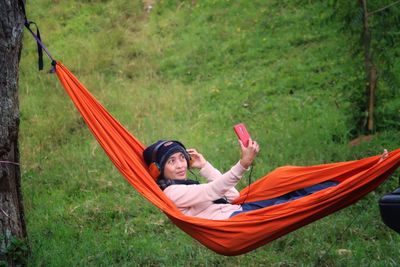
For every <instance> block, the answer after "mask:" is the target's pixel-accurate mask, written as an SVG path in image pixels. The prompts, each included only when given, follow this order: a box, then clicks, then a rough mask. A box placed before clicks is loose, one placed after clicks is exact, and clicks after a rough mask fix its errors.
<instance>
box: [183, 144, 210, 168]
mask: <svg viewBox="0 0 400 267" xmlns="http://www.w3.org/2000/svg"><path fill="white" fill-rule="evenodd" d="M186 151H187V152H188V153H189V156H190V158H191V159H190V167H191V168H195V169H201V168H203V167H204V166H205V165H206V163H207V161H206V159H205V158H204V157H203V155H202V154H200V153H199V152H197V150H196V149H194V148H189V149H187V150H186Z"/></svg>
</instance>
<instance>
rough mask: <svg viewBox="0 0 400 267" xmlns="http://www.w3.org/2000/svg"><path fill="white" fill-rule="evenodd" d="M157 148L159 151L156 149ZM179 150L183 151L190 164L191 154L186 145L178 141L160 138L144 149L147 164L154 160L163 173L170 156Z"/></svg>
mask: <svg viewBox="0 0 400 267" xmlns="http://www.w3.org/2000/svg"><path fill="white" fill-rule="evenodd" d="M156 149H157V151H155V150H156ZM177 152H182V154H183V155H184V156H185V158H186V160H187V162H188V166H189V154H188V153H187V151H186V148H185V146H184V145H183V144H182V143H180V142H178V141H168V140H167V141H166V140H159V141H157V142H155V143H154V144H152V145H150V146H148V147H147V148H146V149H145V150H144V151H143V158H144V161H145V162H146V164H147V166H149V165H150V164H151V163H152V162H153V160H154V161H155V162H156V164H157V165H158V167H159V169H160V172H161V174H162V173H163V171H164V166H165V163H166V162H167V160H168V158H169V157H170V156H171V155H173V154H175V153H177ZM153 157H154V159H153Z"/></svg>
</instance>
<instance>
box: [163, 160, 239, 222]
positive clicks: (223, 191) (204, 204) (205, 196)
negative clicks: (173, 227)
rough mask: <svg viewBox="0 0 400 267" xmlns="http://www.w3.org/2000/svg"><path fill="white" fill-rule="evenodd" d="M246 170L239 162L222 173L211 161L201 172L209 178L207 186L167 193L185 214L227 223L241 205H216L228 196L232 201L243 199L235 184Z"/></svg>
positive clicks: (172, 189)
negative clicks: (218, 200)
mask: <svg viewBox="0 0 400 267" xmlns="http://www.w3.org/2000/svg"><path fill="white" fill-rule="evenodd" d="M245 171H246V169H245V168H243V166H242V165H240V163H239V162H238V163H236V165H234V166H233V167H232V168H231V169H230V170H229V171H227V172H226V173H224V174H221V172H220V171H218V170H217V169H215V168H214V167H213V166H212V165H211V164H210V163H209V162H207V163H206V165H205V166H204V167H203V168H202V169H201V170H200V175H201V176H203V177H205V178H207V180H208V183H206V184H194V185H170V186H168V187H167V188H166V189H165V190H164V193H165V194H166V195H167V197H168V198H170V199H171V200H172V201H173V202H174V203H175V205H176V206H177V207H178V208H179V209H180V210H181V211H182V213H184V214H185V215H189V216H194V217H200V218H206V219H212V220H223V219H227V218H229V217H230V215H231V214H232V213H233V212H235V211H238V210H242V208H241V206H240V205H232V204H214V203H213V201H214V200H216V199H219V198H221V197H224V196H225V197H226V198H227V199H228V200H229V201H232V200H234V199H235V198H237V197H238V196H239V192H238V191H237V190H236V188H235V185H236V184H237V183H238V182H239V181H240V179H241V178H242V176H243V174H244V173H245Z"/></svg>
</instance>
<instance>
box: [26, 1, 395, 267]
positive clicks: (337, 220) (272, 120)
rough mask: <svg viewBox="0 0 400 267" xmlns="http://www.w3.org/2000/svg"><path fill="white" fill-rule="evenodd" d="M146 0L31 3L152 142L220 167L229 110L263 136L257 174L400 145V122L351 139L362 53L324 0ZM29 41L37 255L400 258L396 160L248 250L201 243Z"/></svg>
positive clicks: (255, 262)
mask: <svg viewBox="0 0 400 267" xmlns="http://www.w3.org/2000/svg"><path fill="white" fill-rule="evenodd" d="M142 10H143V7H142V3H141V1H123V0H115V1H81V2H78V1H48V0H47V1H46V0H37V1H35V2H33V3H32V2H29V3H28V6H27V11H28V18H30V19H32V20H34V21H36V22H37V23H38V24H39V26H40V29H41V32H42V37H43V40H44V42H45V44H47V45H48V47H49V49H50V50H51V52H52V53H53V56H54V57H55V58H56V59H57V60H60V61H61V62H63V63H64V64H66V65H67V66H68V67H69V68H70V69H71V70H72V71H73V72H74V73H75V74H76V75H77V76H78V78H79V79H80V80H81V81H82V82H83V83H84V84H85V85H86V86H87V87H88V88H89V89H90V91H91V92H92V93H93V94H94V95H95V96H96V97H97V98H98V99H99V100H100V101H101V102H102V103H103V104H104V106H105V107H106V108H107V109H109V110H110V111H111V113H112V114H113V115H114V116H115V117H117V118H118V120H120V121H121V122H122V124H123V125H125V126H126V127H127V128H128V129H129V130H130V131H131V132H132V133H133V134H134V135H135V136H137V137H138V138H139V139H140V140H141V141H142V142H144V143H145V144H149V143H151V142H153V141H156V140H158V139H162V138H168V139H178V140H182V141H183V142H184V143H185V144H186V145H187V146H188V147H196V148H198V149H199V150H200V151H201V152H202V153H203V154H204V155H205V156H206V158H207V159H208V160H209V161H210V162H212V163H213V164H214V165H215V166H216V167H218V168H220V169H221V170H227V169H229V168H230V166H231V165H232V164H234V163H235V162H236V161H237V160H238V157H239V149H238V147H237V141H236V137H235V135H234V133H233V131H232V125H234V124H235V123H238V122H244V123H246V124H247V126H248V128H249V131H250V133H251V135H252V136H254V137H255V139H257V140H258V141H259V143H260V144H261V147H262V151H261V153H260V156H259V157H258V158H257V160H256V167H255V169H254V175H253V179H256V178H257V177H259V176H261V175H264V174H265V173H267V172H269V171H271V170H273V169H274V168H276V167H278V166H282V165H289V164H290V165H311V164H319V163H326V162H335V161H343V160H351V159H356V158H361V157H364V156H369V155H375V154H378V153H381V151H382V149H383V148H387V149H389V150H390V149H394V148H397V147H398V135H399V132H398V130H393V128H390V129H391V130H389V128H388V130H387V131H383V132H380V133H377V134H376V136H375V138H374V139H373V140H372V141H371V142H369V143H362V144H361V145H360V146H357V147H350V146H348V142H349V138H350V136H351V131H352V130H353V129H354V122H353V121H352V118H353V115H352V112H353V111H354V110H355V109H356V107H355V106H354V104H353V103H352V102H350V99H351V96H352V95H353V94H355V93H356V92H357V90H362V89H359V88H362V85H360V84H359V83H360V81H361V80H362V74H360V73H358V72H357V70H358V69H359V68H358V65H359V64H362V59H361V58H353V57H352V55H351V53H350V50H351V49H350V47H351V45H352V43H351V42H352V41H353V40H352V39H351V37H349V36H348V35H346V34H344V33H342V32H340V31H339V29H340V27H341V22H340V21H335V20H334V19H328V18H330V11H329V6H328V5H326V4H324V3H319V2H314V1H308V2H303V1H269V2H265V1H198V2H197V3H196V1H183V2H178V1H158V2H157V3H156V4H155V6H154V9H153V10H152V12H151V13H149V14H147V13H145V12H143V11H142ZM35 49H36V47H35V45H34V42H33V40H32V39H31V38H30V36H28V34H27V33H26V35H25V40H24V49H23V55H22V59H21V72H20V103H21V104H20V109H21V129H20V147H21V162H22V178H23V191H24V204H25V212H26V220H27V225H28V233H29V242H30V246H31V248H32V254H31V257H30V259H29V264H30V266H187V265H194V266H216V265H227V266H263V265H264V266H299V265H303V266H309V265H315V264H317V260H318V257H320V256H324V257H323V259H322V261H321V262H319V263H318V265H322V266H360V265H371V266H396V265H398V263H399V262H400V256H399V254H398V250H399V245H398V243H399V237H398V235H396V234H395V233H394V232H391V231H390V230H389V229H388V228H386V227H385V226H384V224H383V223H382V222H381V220H380V218H379V210H378V204H377V201H378V199H379V197H380V196H381V195H383V194H384V193H385V192H387V191H390V190H392V189H394V188H395V187H396V186H397V183H398V181H397V180H398V178H399V175H398V173H397V174H395V175H394V176H393V178H391V179H389V180H388V182H387V183H385V184H384V185H383V186H382V187H380V188H379V189H378V190H377V191H376V192H375V193H371V194H370V195H369V196H367V197H366V198H365V199H363V200H362V201H360V202H359V203H357V204H355V205H353V206H351V207H349V208H347V209H344V210H342V211H340V212H338V213H336V214H333V215H331V216H329V217H327V218H324V219H322V220H320V221H317V222H315V223H313V224H311V225H308V226H306V227H304V228H302V229H299V230H297V231H295V232H293V233H290V234H288V235H286V236H284V237H282V238H280V239H278V240H276V241H274V242H272V243H270V244H268V245H266V246H264V247H261V248H259V249H257V250H256V251H254V252H251V253H248V254H246V255H241V256H237V257H224V256H220V255H217V254H215V253H214V252H212V251H210V250H208V249H206V248H204V247H203V246H201V245H200V244H198V243H197V242H196V241H195V240H193V239H192V238H190V237H189V236H187V235H186V234H185V233H183V232H182V231H180V230H179V229H178V228H177V227H175V226H174V225H173V224H172V223H171V222H170V221H169V220H168V219H167V218H166V216H165V215H163V214H162V213H161V212H160V211H159V210H158V209H157V208H156V207H154V206H152V205H150V204H149V203H148V202H147V201H146V200H145V199H144V198H143V197H142V196H140V195H139V194H138V193H137V192H136V191H134V190H133V189H132V187H130V186H129V184H128V183H127V182H125V180H124V179H123V177H122V176H121V175H120V174H119V173H118V172H117V170H116V169H115V168H114V167H113V166H112V164H111V162H110V161H109V160H108V159H107V158H106V156H105V154H104V152H103V151H102V149H101V147H100V146H99V145H98V144H97V142H96V141H95V140H94V138H93V137H92V136H91V134H90V133H89V131H88V130H87V129H86V126H85V125H84V123H83V122H82V120H81V118H80V117H79V115H78V114H77V112H76V110H75V109H74V107H73V105H72V104H71V101H70V100H69V99H68V97H67V95H66V94H65V93H64V92H63V91H62V88H61V86H60V85H59V82H58V81H57V78H56V77H55V76H54V75H50V74H45V73H39V72H38V71H37V70H36V69H35V68H36V65H35V64H36V61H35V60H36V58H35V57H36V54H35V53H36V51H35ZM48 66H49V64H48ZM393 106H395V105H392V106H390V108H391V109H393ZM382 109H384V106H383V107H382ZM246 183H247V179H245V180H243V181H242V182H241V183H240V184H239V187H240V188H242V187H244V186H245V185H246ZM355 216H357V217H355ZM354 218H355V219H354ZM353 219H354V222H353ZM351 222H353V223H351ZM350 223H351V225H350V227H349V228H348V229H347V227H348V225H349V224H350ZM329 248H330V249H329ZM339 249H346V250H349V251H350V253H349V254H344V255H340V253H339V252H338V250H339Z"/></svg>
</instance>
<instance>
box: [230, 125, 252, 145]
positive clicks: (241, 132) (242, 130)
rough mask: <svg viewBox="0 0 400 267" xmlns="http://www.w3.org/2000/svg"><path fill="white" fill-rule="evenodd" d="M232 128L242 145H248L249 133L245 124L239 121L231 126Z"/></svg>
mask: <svg viewBox="0 0 400 267" xmlns="http://www.w3.org/2000/svg"><path fill="white" fill-rule="evenodd" d="M233 129H234V130H235V133H236V135H237V137H238V138H239V139H240V141H242V143H243V145H244V146H245V147H247V146H248V145H249V138H250V134H249V132H248V131H247V129H246V126H244V124H243V123H239V124H236V125H235V126H233Z"/></svg>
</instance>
